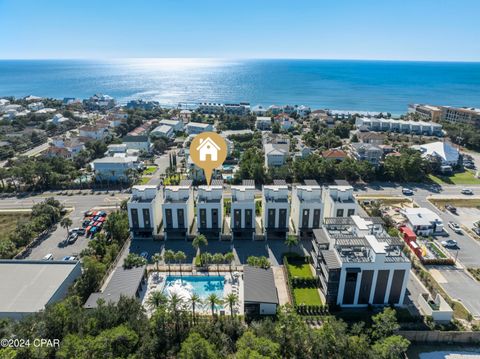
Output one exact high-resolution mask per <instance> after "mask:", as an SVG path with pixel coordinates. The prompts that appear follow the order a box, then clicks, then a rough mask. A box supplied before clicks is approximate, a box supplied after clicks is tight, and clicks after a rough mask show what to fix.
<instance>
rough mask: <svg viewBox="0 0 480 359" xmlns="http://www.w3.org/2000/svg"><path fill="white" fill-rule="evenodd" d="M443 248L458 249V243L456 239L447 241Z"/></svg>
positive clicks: (443, 242)
mask: <svg viewBox="0 0 480 359" xmlns="http://www.w3.org/2000/svg"><path fill="white" fill-rule="evenodd" d="M442 246H444V247H447V248H455V247H457V241H456V240H454V239H447V240H446V241H442Z"/></svg>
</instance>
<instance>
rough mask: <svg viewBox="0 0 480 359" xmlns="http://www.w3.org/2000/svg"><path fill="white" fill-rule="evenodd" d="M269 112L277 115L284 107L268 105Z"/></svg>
mask: <svg viewBox="0 0 480 359" xmlns="http://www.w3.org/2000/svg"><path fill="white" fill-rule="evenodd" d="M268 112H270V113H271V114H272V116H276V115H279V114H280V113H282V112H283V108H282V107H281V106H277V105H271V106H269V107H268Z"/></svg>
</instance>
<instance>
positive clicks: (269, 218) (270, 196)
mask: <svg viewBox="0 0 480 359" xmlns="http://www.w3.org/2000/svg"><path fill="white" fill-rule="evenodd" d="M288 194H289V191H288V186H287V185H286V184H285V185H283V184H282V185H272V186H263V189H262V209H263V218H262V221H263V230H264V234H265V236H266V238H267V239H273V238H283V239H284V238H286V236H287V233H288V230H289V223H288V218H289V212H290V203H289V202H288Z"/></svg>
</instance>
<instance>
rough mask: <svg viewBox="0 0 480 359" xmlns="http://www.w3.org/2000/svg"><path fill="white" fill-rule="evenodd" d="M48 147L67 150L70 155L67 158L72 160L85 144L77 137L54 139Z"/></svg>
mask: <svg viewBox="0 0 480 359" xmlns="http://www.w3.org/2000/svg"><path fill="white" fill-rule="evenodd" d="M50 145H51V147H52V148H61V149H65V150H67V151H68V152H69V154H70V155H69V156H67V158H73V157H75V156H76V155H78V154H79V153H80V151H82V150H84V149H85V143H84V142H83V141H82V140H81V139H80V138H78V137H64V136H63V137H54V138H53V139H52V142H51V143H50ZM62 152H64V151H63V150H62ZM52 153H54V151H53V152H52Z"/></svg>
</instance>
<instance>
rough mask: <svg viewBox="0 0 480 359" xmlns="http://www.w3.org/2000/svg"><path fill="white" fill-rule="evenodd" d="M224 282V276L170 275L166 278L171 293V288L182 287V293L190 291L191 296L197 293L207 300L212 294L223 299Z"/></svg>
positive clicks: (166, 285) (166, 286)
mask: <svg viewBox="0 0 480 359" xmlns="http://www.w3.org/2000/svg"><path fill="white" fill-rule="evenodd" d="M224 280H225V277H223V276H173V275H169V276H167V278H166V282H165V289H166V290H167V291H169V289H171V288H178V287H180V286H181V289H180V291H181V292H184V293H186V291H188V292H189V294H191V293H196V294H198V295H199V296H200V297H201V298H202V299H205V298H207V297H208V296H209V295H210V294H212V293H215V294H216V295H217V296H218V297H219V298H223V289H224ZM182 289H183V290H182ZM177 292H178V290H177ZM179 294H180V293H179ZM188 296H189V295H188Z"/></svg>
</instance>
